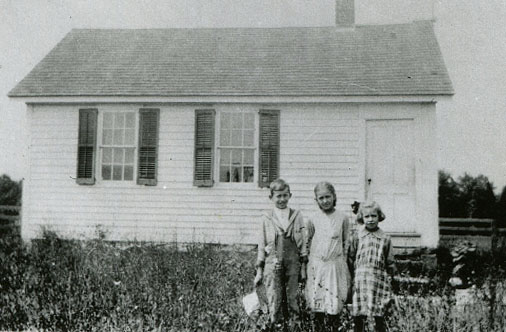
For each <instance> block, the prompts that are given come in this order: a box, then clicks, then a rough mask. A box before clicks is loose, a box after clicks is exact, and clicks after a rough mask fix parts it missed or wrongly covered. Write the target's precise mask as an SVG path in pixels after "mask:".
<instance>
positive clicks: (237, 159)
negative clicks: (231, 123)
mask: <svg viewBox="0 0 506 332" xmlns="http://www.w3.org/2000/svg"><path fill="white" fill-rule="evenodd" d="M241 164H242V150H239V149H233V150H232V165H238V166H239V165H241Z"/></svg>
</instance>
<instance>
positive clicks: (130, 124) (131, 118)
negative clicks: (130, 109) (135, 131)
mask: <svg viewBox="0 0 506 332" xmlns="http://www.w3.org/2000/svg"><path fill="white" fill-rule="evenodd" d="M126 128H135V114H134V113H127V114H126Z"/></svg>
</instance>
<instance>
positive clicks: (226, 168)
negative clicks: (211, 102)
mask: <svg viewBox="0 0 506 332" xmlns="http://www.w3.org/2000/svg"><path fill="white" fill-rule="evenodd" d="M279 114H280V113H279V110H258V109H255V108H254V107H247V106H242V108H241V109H237V108H236V107H223V108H222V109H218V110H214V109H208V110H196V111H195V155H194V157H195V166H194V185H195V186H198V187H212V186H213V185H214V184H215V183H219V184H226V183H230V184H234V183H235V184H237V183H246V184H247V183H254V182H255V183H258V186H259V187H268V186H269V185H270V183H271V182H272V181H273V180H274V179H276V178H277V177H279V144H280V136H279V135H280V134H279V128H280V127H279V120H280V117H279ZM235 184H234V185H235Z"/></svg>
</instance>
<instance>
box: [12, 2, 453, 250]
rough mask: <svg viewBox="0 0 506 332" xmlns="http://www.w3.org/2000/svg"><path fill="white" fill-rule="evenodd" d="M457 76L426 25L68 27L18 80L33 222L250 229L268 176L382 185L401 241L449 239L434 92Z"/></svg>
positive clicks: (362, 195) (339, 18)
mask: <svg viewBox="0 0 506 332" xmlns="http://www.w3.org/2000/svg"><path fill="white" fill-rule="evenodd" d="M452 94H453V88H452V84H451V81H450V79H449V76H448V72H447V70H446V68H445V64H444V61H443V58H442V55H441V52H440V49H439V46H438V42H437V40H436V37H435V34H434V30H433V24H432V22H430V21H423V22H413V23H408V24H395V25H355V24H354V20H353V2H352V1H350V0H344V1H340V0H338V1H337V15H336V26H330V27H311V28H305V27H287V28H221V29H142V30H139V29H134V30H115V29H114V30H103V29H78V30H72V31H70V32H69V33H68V34H67V35H66V36H65V38H64V39H63V40H62V41H61V42H60V43H58V44H57V45H56V46H55V47H54V48H53V49H52V51H51V52H50V53H49V54H48V55H47V56H46V57H45V58H44V59H43V60H42V61H41V62H40V63H39V64H38V65H37V66H35V68H33V70H32V71H31V72H30V73H29V74H28V75H27V76H26V77H25V78H24V79H23V80H22V81H21V82H20V83H19V84H18V85H17V86H16V87H14V89H13V90H12V91H11V92H10V93H9V96H10V97H11V98H16V99H18V100H22V101H24V102H26V105H27V114H28V119H29V135H30V137H29V158H28V160H29V163H30V167H29V174H28V176H27V178H26V179H25V181H24V188H23V189H24V192H23V220H22V236H23V238H25V239H30V238H34V237H37V236H39V235H40V234H41V230H42V229H43V228H47V229H50V230H53V231H55V232H57V233H58V234H60V235H61V236H66V237H73V238H90V237H93V236H96V233H97V229H99V230H100V232H102V233H103V234H104V233H105V234H106V237H107V239H110V240H139V241H168V242H169V241H179V242H188V241H199V242H211V243H227V244H230V243H246V244H248V243H254V242H255V241H256V240H255V239H256V228H257V227H258V217H259V216H260V215H261V214H262V212H263V211H264V210H265V209H268V208H270V206H271V204H270V201H269V198H268V194H269V191H268V188H267V187H268V185H269V183H270V182H271V181H272V180H273V179H275V178H277V177H281V178H283V179H285V180H286V181H288V182H289V183H290V184H291V189H292V193H293V198H292V201H291V205H292V206H293V207H296V208H300V209H302V210H303V211H308V210H311V209H314V208H315V204H314V200H313V187H314V185H315V184H316V183H317V182H319V181H322V180H327V181H330V182H331V183H333V184H334V185H335V186H336V189H337V200H338V202H337V203H338V208H340V209H343V210H346V211H348V212H349V211H350V204H351V203H352V202H353V201H355V200H364V199H366V198H370V199H374V200H376V201H378V202H379V203H380V205H381V206H382V207H383V208H384V211H385V213H386V215H387V219H386V220H385V222H384V223H382V228H383V229H384V230H386V231H387V232H389V233H390V234H391V235H392V236H393V239H394V244H395V245H396V246H409V247H413V246H420V245H422V246H435V245H436V244H437V241H438V203H437V186H438V173H437V160H436V159H437V158H436V153H437V151H436V146H437V142H436V106H437V101H438V100H439V99H441V98H448V97H449V96H451V95H452Z"/></svg>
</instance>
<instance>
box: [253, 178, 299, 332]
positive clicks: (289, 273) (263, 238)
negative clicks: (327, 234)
mask: <svg viewBox="0 0 506 332" xmlns="http://www.w3.org/2000/svg"><path fill="white" fill-rule="evenodd" d="M269 188H270V195H269V198H270V200H271V201H272V203H273V204H274V207H273V209H272V210H271V211H269V212H268V213H267V214H265V215H264V216H263V217H262V223H261V229H260V237H259V242H258V258H257V263H256V268H257V274H256V276H255V281H254V283H255V286H258V285H259V284H260V283H261V282H262V280H263V282H264V284H265V288H266V291H267V303H268V307H269V318H270V322H271V325H272V326H273V327H278V328H279V327H281V326H283V327H284V329H286V328H287V322H288V313H289V311H291V312H292V313H293V314H294V316H295V318H298V316H299V306H298V304H297V291H298V288H299V287H298V286H299V275H300V278H301V280H302V281H304V280H305V278H306V276H305V273H306V268H305V264H306V262H307V236H306V234H305V230H304V221H303V218H302V214H301V213H300V212H299V211H297V210H294V209H290V208H289V207H288V201H289V200H290V198H291V197H292V194H291V193H290V186H289V185H288V183H286V182H285V181H284V180H282V179H277V180H274V181H273V182H272V183H271V185H270V186H269Z"/></svg>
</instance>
